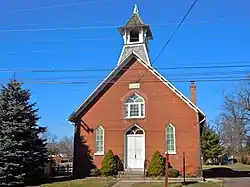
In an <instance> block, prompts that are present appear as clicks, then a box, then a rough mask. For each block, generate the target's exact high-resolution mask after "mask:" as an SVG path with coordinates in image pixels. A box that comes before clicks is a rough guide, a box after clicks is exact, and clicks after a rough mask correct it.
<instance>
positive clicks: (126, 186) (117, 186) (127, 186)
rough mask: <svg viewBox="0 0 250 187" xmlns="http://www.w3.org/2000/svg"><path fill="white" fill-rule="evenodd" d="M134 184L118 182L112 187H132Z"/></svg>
mask: <svg viewBox="0 0 250 187" xmlns="http://www.w3.org/2000/svg"><path fill="white" fill-rule="evenodd" d="M133 184H134V182H122V181H118V182H117V183H116V184H115V185H113V186H112V187H130V186H132V185H133Z"/></svg>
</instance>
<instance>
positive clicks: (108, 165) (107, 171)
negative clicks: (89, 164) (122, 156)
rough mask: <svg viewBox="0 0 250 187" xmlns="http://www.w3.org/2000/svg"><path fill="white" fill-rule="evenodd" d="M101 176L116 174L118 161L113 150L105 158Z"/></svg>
mask: <svg viewBox="0 0 250 187" xmlns="http://www.w3.org/2000/svg"><path fill="white" fill-rule="evenodd" d="M101 174H102V175H104V176H112V175H115V174H116V160H115V158H114V153H113V151H112V150H109V151H108V152H107V153H106V154H105V156H104V159H103V161H102V167H101Z"/></svg>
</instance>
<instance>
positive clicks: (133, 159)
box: [124, 125, 145, 170]
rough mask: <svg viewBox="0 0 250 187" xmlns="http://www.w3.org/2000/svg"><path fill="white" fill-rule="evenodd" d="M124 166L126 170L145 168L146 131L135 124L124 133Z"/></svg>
mask: <svg viewBox="0 0 250 187" xmlns="http://www.w3.org/2000/svg"><path fill="white" fill-rule="evenodd" d="M124 136H125V143H124V150H125V152H124V153H125V154H124V161H125V162H124V164H125V165H124V167H125V169H126V170H143V168H144V160H145V132H144V130H143V129H142V128H140V127H139V126H138V125H133V126H132V127H130V128H129V129H127V130H126V131H125V133H124Z"/></svg>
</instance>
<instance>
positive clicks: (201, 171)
mask: <svg viewBox="0 0 250 187" xmlns="http://www.w3.org/2000/svg"><path fill="white" fill-rule="evenodd" d="M205 120H206V116H205V115H204V116H203V119H202V120H201V121H200V122H199V131H200V127H201V124H202V123H203V122H205ZM201 134H202V132H201V131H200V132H199V135H200V154H201V153H202V150H201ZM200 165H201V170H200V176H201V177H202V178H203V169H202V160H201V155H200Z"/></svg>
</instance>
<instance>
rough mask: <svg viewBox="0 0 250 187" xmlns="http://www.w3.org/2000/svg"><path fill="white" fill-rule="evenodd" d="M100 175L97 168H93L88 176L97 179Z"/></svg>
mask: <svg viewBox="0 0 250 187" xmlns="http://www.w3.org/2000/svg"><path fill="white" fill-rule="evenodd" d="M100 175H101V171H100V169H98V168H93V169H91V170H90V176H92V177H98V176H100Z"/></svg>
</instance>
